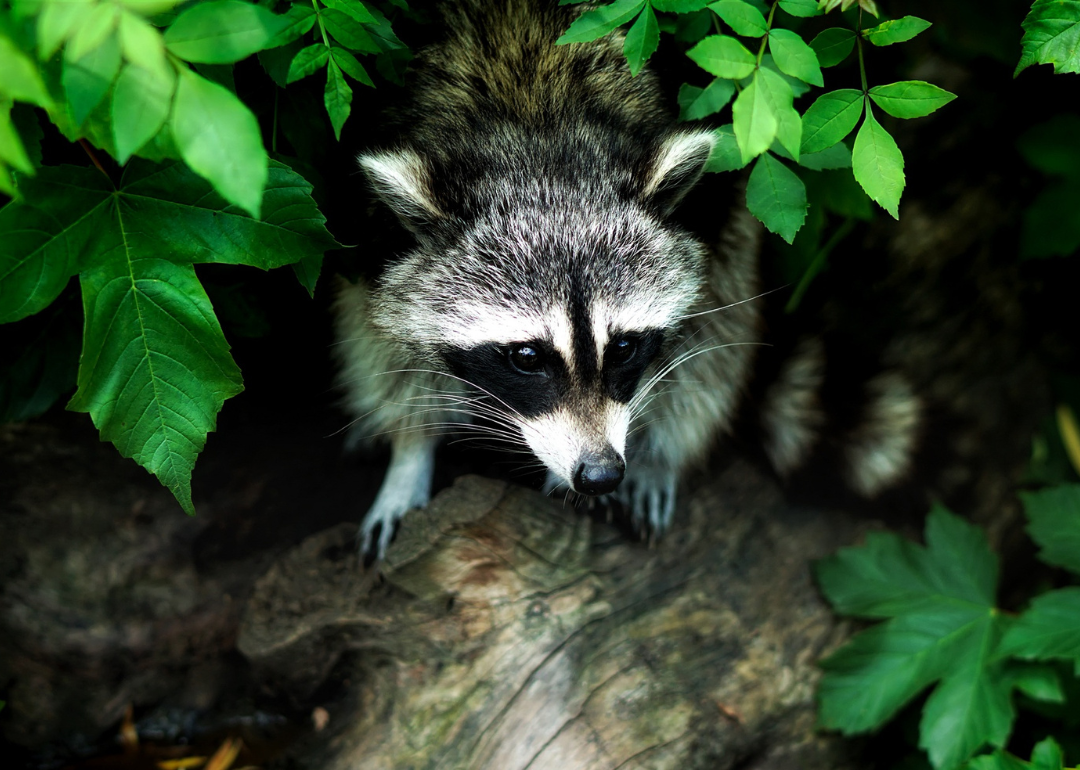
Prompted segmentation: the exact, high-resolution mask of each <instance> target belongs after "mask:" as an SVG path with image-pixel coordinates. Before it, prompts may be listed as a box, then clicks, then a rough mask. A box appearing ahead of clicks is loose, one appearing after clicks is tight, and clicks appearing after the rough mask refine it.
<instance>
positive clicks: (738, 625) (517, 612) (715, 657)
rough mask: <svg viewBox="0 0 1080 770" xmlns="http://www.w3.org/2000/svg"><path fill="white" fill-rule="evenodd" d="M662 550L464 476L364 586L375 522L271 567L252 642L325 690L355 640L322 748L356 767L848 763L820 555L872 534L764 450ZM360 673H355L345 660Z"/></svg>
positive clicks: (307, 685)
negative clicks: (349, 697)
mask: <svg viewBox="0 0 1080 770" xmlns="http://www.w3.org/2000/svg"><path fill="white" fill-rule="evenodd" d="M688 510H689V516H688V517H687V518H685V519H684V520H680V521H677V522H676V527H675V529H674V531H673V532H672V533H671V535H670V536H669V537H668V538H667V539H665V540H664V541H663V543H662V544H660V546H659V547H658V548H655V549H649V548H647V547H645V546H644V545H642V544H639V543H635V542H629V541H628V540H627V539H625V538H624V537H622V536H621V535H620V534H619V533H618V532H617V531H615V530H614V529H613V528H612V527H610V526H607V525H604V524H602V523H598V522H596V521H594V520H592V519H591V518H589V517H588V516H584V515H581V514H580V513H579V512H576V511H574V510H573V509H571V508H569V507H563V506H561V505H560V504H559V502H557V501H552V500H550V499H547V498H544V497H543V496H541V495H539V494H538V493H535V492H531V491H529V490H525V489H522V488H519V487H514V486H509V485H507V484H505V483H502V482H496V481H489V480H484V479H480V478H477V477H465V478H462V479H460V480H459V481H458V482H457V483H456V484H455V485H454V486H453V487H452V488H451V489H448V490H446V491H444V492H443V493H442V494H440V495H439V496H438V497H437V498H436V499H435V501H434V502H433V503H432V504H431V506H429V508H428V509H427V510H425V511H422V512H414V513H412V514H410V515H409V516H408V517H407V518H406V520H405V524H404V526H403V528H402V530H401V532H400V533H399V536H398V538H397V541H396V542H395V543H394V545H393V547H392V548H391V550H390V552H389V554H388V556H387V563H386V565H385V568H384V574H385V578H386V580H385V583H384V584H381V585H377V586H375V587H373V588H372V589H371V590H370V591H368V590H366V583H367V582H370V578H365V577H364V576H363V575H361V574H360V573H359V571H358V569H357V563H356V559H355V556H354V555H353V538H354V535H355V529H354V528H353V527H351V526H348V525H342V526H341V527H338V528H335V529H331V530H327V531H324V532H321V533H319V534H317V535H314V536H313V537H311V538H309V539H308V540H307V541H305V542H304V543H303V544H302V545H301V546H299V547H298V548H296V549H295V550H293V551H292V552H290V553H288V554H287V555H285V556H284V557H283V558H282V559H280V560H279V561H278V562H277V563H276V564H275V565H274V566H273V567H272V568H271V569H270V570H269V572H267V574H266V575H265V576H264V577H263V578H262V579H261V580H260V581H259V582H258V584H257V586H256V590H255V593H254V596H253V597H252V599H251V601H250V602H249V603H248V607H247V612H246V615H245V618H244V620H243V622H242V625H241V631H240V636H239V648H240V650H241V651H242V652H243V653H244V654H245V656H247V658H248V659H249V660H250V661H252V662H253V663H254V664H255V667H256V670H257V671H259V672H260V676H261V677H262V678H265V679H267V680H272V681H275V682H276V683H277V686H279V687H284V688H285V689H287V690H289V691H291V692H293V693H294V694H295V695H296V696H297V697H301V698H303V697H306V696H307V695H308V694H310V692H311V691H312V690H313V689H314V688H315V687H317V686H318V685H319V684H320V683H321V682H322V681H323V680H324V678H325V676H326V673H327V672H328V671H330V670H331V669H332V668H333V667H334V665H335V664H336V663H337V662H338V658H339V657H340V656H341V655H342V654H343V653H345V652H346V651H357V650H361V651H362V654H359V655H354V656H352V657H351V658H350V661H352V662H351V663H350V664H349V665H348V666H346V669H352V671H353V675H352V677H351V678H352V680H353V681H354V682H355V683H356V684H355V690H354V706H353V708H352V709H350V708H349V707H342V708H341V710H340V711H339V712H338V713H334V712H332V718H331V724H332V725H335V729H334V731H333V732H334V737H333V739H332V740H329V741H328V740H326V739H325V737H324V736H319V737H318V739H317V740H311V741H308V742H307V743H306V745H305V746H304V747H303V749H302V751H301V754H302V756H303V760H302V764H303V765H304V766H308V767H319V768H324V769H325V770H345V768H414V769H415V770H419V769H420V768H475V769H476V770H480V769H481V768H491V769H492V770H495V769H496V768H498V770H519V769H524V768H534V770H539V769H540V768H560V770H566V769H569V768H583V769H584V768H588V769H589V770H607V769H609V768H679V769H680V770H690V769H692V768H710V769H713V768H731V767H741V768H773V767H775V768H780V767H783V768H808V769H809V768H823V769H824V768H841V767H846V766H854V765H849V764H846V763H847V761H848V760H846V759H845V756H844V752H845V749H844V747H843V746H841V745H840V744H839V743H838V742H836V741H833V740H831V739H826V738H822V737H820V736H817V735H815V733H814V731H813V716H812V701H813V691H814V683H815V681H816V679H817V671H816V669H815V661H816V660H817V659H818V657H819V655H821V653H822V652H823V651H824V650H826V649H828V648H829V647H830V646H831V645H834V644H835V643H836V642H837V641H838V639H839V638H841V637H842V636H843V628H842V627H840V626H838V625H837V622H836V621H835V620H834V618H833V617H832V616H831V614H830V613H829V611H828V609H827V608H826V607H825V606H824V604H823V603H822V601H821V600H820V598H819V597H818V595H817V592H816V591H815V589H814V587H813V585H812V582H811V578H810V569H809V564H810V561H811V560H812V559H815V558H818V557H821V556H824V555H826V554H828V553H830V552H831V551H833V550H835V549H836V548H837V547H838V546H840V545H842V544H843V543H845V542H848V541H849V540H850V539H851V538H852V537H853V535H854V533H855V527H854V525H853V524H852V521H851V520H850V519H848V518H845V517H842V516H833V515H828V514H823V513H812V512H807V511H797V510H791V509H790V508H787V507H785V506H784V504H783V503H782V501H781V498H780V496H779V495H778V493H777V491H776V489H775V488H774V486H773V485H772V484H771V482H769V481H768V480H766V479H764V478H762V477H761V476H760V475H759V474H758V473H757V472H755V471H754V470H753V469H751V468H750V467H749V466H747V465H744V464H735V465H733V466H731V467H729V468H728V469H727V470H726V471H725V472H723V473H722V474H721V475H719V477H718V478H716V479H715V480H713V481H711V482H709V483H706V484H704V485H703V486H702V487H700V488H699V489H698V491H697V492H696V493H695V494H694V495H693V497H692V499H691V500H690V501H689V505H688ZM339 670H340V669H339Z"/></svg>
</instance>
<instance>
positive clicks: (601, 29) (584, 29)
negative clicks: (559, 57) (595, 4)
mask: <svg viewBox="0 0 1080 770" xmlns="http://www.w3.org/2000/svg"><path fill="white" fill-rule="evenodd" d="M645 1H646V0H615V2H613V3H611V4H609V5H604V6H601V7H599V8H594V9H593V10H591V11H586V12H585V13H583V14H581V16H579V17H578V18H577V19H575V20H574V23H573V24H571V25H570V28H569V29H567V30H566V32H564V33H563V34H562V36H561V37H560V38H559V39H558V40H556V41H555V44H556V45H566V44H568V43H587V42H589V41H590V40H596V39H597V38H601V37H603V36H604V35H606V34H608V33H609V32H611V31H612V30H614V29H615V28H617V27H619V26H621V25H623V24H625V23H626V22H628V21H630V19H632V18H634V17H635V16H637V15H638V13H639V12H640V11H641V9H642V8H643V7H645Z"/></svg>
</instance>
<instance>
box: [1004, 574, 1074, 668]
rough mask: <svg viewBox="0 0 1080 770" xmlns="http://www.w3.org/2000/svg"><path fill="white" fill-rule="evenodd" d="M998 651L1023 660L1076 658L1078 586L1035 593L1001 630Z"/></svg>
mask: <svg viewBox="0 0 1080 770" xmlns="http://www.w3.org/2000/svg"><path fill="white" fill-rule="evenodd" d="M999 654H1000V655H1002V656H1005V655H1012V656H1014V657H1017V658H1023V659H1025V660H1052V659H1055V658H1064V659H1066V660H1072V661H1080V588H1075V587H1072V588H1060V589H1058V590H1056V591H1050V592H1049V593H1045V594H1042V595H1041V596H1036V597H1035V599H1033V600H1032V602H1031V607H1030V608H1029V609H1028V610H1027V611H1026V612H1024V614H1022V615H1021V616H1020V618H1019V619H1018V620H1016V621H1015V622H1014V623H1013V624H1012V625H1011V626H1010V627H1009V630H1008V631H1007V632H1006V633H1005V638H1004V639H1003V640H1002V642H1001V649H1000V650H999Z"/></svg>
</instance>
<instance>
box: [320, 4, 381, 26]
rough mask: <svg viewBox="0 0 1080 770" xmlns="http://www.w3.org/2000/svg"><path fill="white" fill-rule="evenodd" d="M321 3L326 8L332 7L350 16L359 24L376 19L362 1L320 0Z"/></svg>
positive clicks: (375, 21)
mask: <svg viewBox="0 0 1080 770" xmlns="http://www.w3.org/2000/svg"><path fill="white" fill-rule="evenodd" d="M322 1H323V5H325V6H326V7H327V8H332V9H334V10H335V11H341V12H342V13H344V14H346V15H348V16H351V17H352V18H353V19H354V20H355V21H358V22H360V23H361V24H376V23H378V19H376V18H375V17H374V16H373V15H372V14H371V11H369V10H368V9H367V8H365V7H364V4H363V3H360V2H357V0H322Z"/></svg>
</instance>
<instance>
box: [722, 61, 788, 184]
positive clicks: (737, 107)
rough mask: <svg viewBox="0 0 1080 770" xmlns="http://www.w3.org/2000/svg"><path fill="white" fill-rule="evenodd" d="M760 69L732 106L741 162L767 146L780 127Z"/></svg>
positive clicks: (751, 158) (751, 157) (744, 161)
mask: <svg viewBox="0 0 1080 770" xmlns="http://www.w3.org/2000/svg"><path fill="white" fill-rule="evenodd" d="M763 71H764V70H758V71H757V72H756V73H755V74H754V79H753V80H752V81H750V85H748V86H747V87H746V88H744V89H743V90H742V93H740V94H739V95H738V97H736V99H735V104H734V106H732V108H731V112H732V116H733V118H734V125H735V138H736V140H737V141H738V143H739V151H740V152H741V153H742V161H743V163H744V164H745V163H749V162H750V161H751V160H753V159H754V158H756V157H757V156H758V155H760V154H761V153H763V152H765V151H766V150H767V149H769V147H770V146H771V145H772V143H773V140H774V139H776V134H777V131H778V130H779V128H780V121H779V119H778V118H777V116H776V113H775V112H774V111H773V107H774V100H773V99H772V97H771V95H770V94H769V92H768V88H769V86H768V84H767V83H765V78H764V76H763V75H762V74H761V73H762V72H763Z"/></svg>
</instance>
